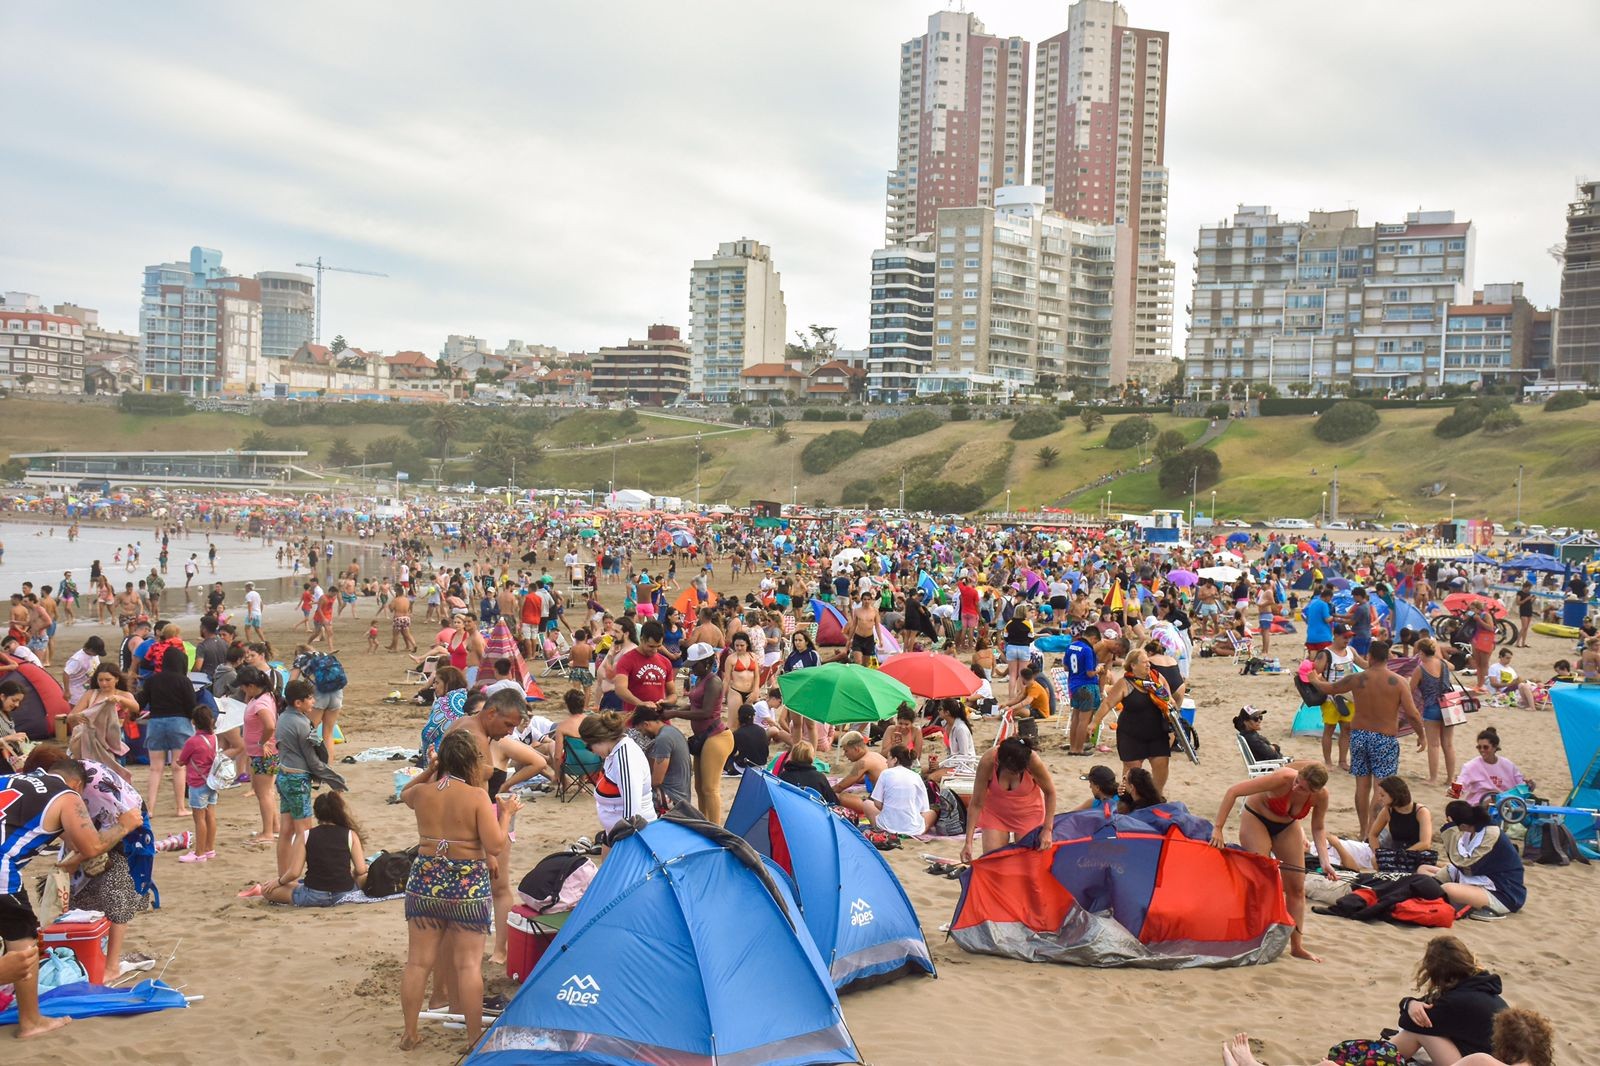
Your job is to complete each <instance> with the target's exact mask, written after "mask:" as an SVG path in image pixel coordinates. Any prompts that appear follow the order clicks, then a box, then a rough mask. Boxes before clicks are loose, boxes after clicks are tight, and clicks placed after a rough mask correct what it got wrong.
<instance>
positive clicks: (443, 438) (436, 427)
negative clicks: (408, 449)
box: [422, 403, 467, 459]
mask: <svg viewBox="0 0 1600 1066" xmlns="http://www.w3.org/2000/svg"><path fill="white" fill-rule="evenodd" d="M466 422H467V414H466V412H465V411H463V410H462V409H461V408H459V407H457V406H455V405H454V404H448V403H441V404H437V405H435V407H434V410H433V413H432V414H430V415H428V417H427V418H425V419H423V420H422V431H423V432H424V433H426V434H427V435H428V436H429V437H432V438H433V442H434V444H435V445H437V446H438V448H439V458H440V459H448V458H450V441H451V438H453V437H456V436H458V435H459V434H460V433H461V427H462V426H464V425H466Z"/></svg>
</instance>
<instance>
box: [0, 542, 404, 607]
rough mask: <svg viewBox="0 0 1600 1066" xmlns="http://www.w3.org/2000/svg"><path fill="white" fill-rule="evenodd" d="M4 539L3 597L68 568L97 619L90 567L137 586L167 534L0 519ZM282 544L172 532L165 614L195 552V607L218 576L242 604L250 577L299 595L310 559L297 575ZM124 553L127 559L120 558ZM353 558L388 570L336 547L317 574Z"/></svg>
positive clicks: (272, 590) (266, 591)
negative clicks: (74, 530)
mask: <svg viewBox="0 0 1600 1066" xmlns="http://www.w3.org/2000/svg"><path fill="white" fill-rule="evenodd" d="M213 542H215V544H216V546H217V568H216V571H215V573H213V572H212V570H211V565H210V563H209V562H208V561H207V559H206V555H207V551H208V549H209V548H210V545H211V543H213ZM0 543H3V544H4V545H5V553H4V556H3V557H0V594H5V595H9V594H10V593H12V592H15V591H17V590H19V589H20V588H21V587H22V583H23V582H24V581H31V582H33V584H34V587H35V588H37V587H38V586H40V585H50V586H52V587H57V586H59V585H60V584H61V575H62V572H63V571H68V570H70V571H71V572H72V579H73V580H74V581H76V582H77V584H78V592H79V596H80V597H82V599H80V602H79V605H78V613H79V615H80V616H82V615H85V614H87V615H88V616H89V617H91V618H92V617H94V607H93V599H92V592H91V589H90V585H89V568H90V564H92V563H93V562H94V561H95V560H96V559H98V560H99V561H100V568H101V570H102V571H103V572H104V573H105V575H106V577H107V578H108V579H109V580H110V581H111V586H112V588H114V589H117V590H118V591H120V590H121V589H122V585H123V583H124V582H127V581H132V582H133V583H134V584H135V585H137V584H138V583H139V581H140V580H142V579H143V578H145V577H146V576H148V575H149V573H150V570H151V568H152V567H158V566H159V565H160V563H159V556H160V554H161V538H160V537H159V536H158V535H157V534H156V532H155V531H154V530H153V529H150V528H149V527H142V526H135V525H132V524H131V523H130V524H129V525H126V526H124V525H122V524H121V523H111V522H85V523H83V524H82V525H81V526H80V527H79V536H78V538H77V540H76V541H69V540H68V539H67V527H66V526H65V525H49V524H42V523H32V522H0ZM278 543H281V542H278ZM278 543H274V544H271V545H263V544H262V543H261V539H260V538H259V537H256V538H252V539H249V540H240V539H238V538H236V537H234V536H233V535H232V534H231V533H220V534H217V535H215V536H213V537H212V539H211V540H207V538H206V535H205V533H203V532H201V531H198V530H193V529H191V530H189V531H187V532H186V533H185V535H184V536H182V537H177V536H174V537H172V538H171V539H170V541H169V543H168V559H167V570H166V572H165V573H164V574H162V577H163V578H165V579H166V582H167V591H166V592H165V594H164V595H163V597H162V600H163V606H164V607H165V606H168V605H170V606H171V607H172V610H171V611H170V612H169V611H165V610H164V611H163V613H183V612H180V611H178V610H177V604H179V603H181V602H183V601H184V599H185V597H184V594H183V580H184V575H183V564H184V562H185V561H186V560H187V559H188V558H189V555H190V553H193V554H194V555H196V556H198V558H197V559H196V562H197V564H198V565H199V567H200V570H199V572H198V573H197V574H196V575H195V579H194V584H193V585H192V586H191V587H190V594H189V597H188V599H189V602H190V606H191V607H192V606H194V605H195V604H200V605H202V606H203V605H204V602H205V589H206V588H207V587H209V586H210V584H211V583H212V582H213V581H221V582H222V583H223V588H224V589H225V590H226V591H227V593H228V602H229V603H230V604H233V605H235V606H238V605H240V604H242V603H243V602H244V583H245V582H246V581H251V582H254V583H255V586H256V590H257V591H258V592H260V593H261V596H262V599H263V600H265V601H266V602H268V603H276V602H279V601H282V600H290V599H297V598H298V597H299V594H300V586H301V584H302V583H303V582H304V580H305V577H306V569H305V564H304V562H303V561H302V563H301V570H300V576H299V577H298V578H296V577H295V576H294V575H293V573H292V572H291V569H290V568H289V567H286V566H279V565H278V560H277V550H278ZM130 544H133V545H137V546H138V547H139V549H140V556H139V564H138V566H137V567H136V568H134V569H132V570H129V569H128V557H129V552H128V545H130ZM119 551H120V552H121V559H122V561H121V562H114V561H113V559H114V558H116V556H117V553H118V552H119ZM353 559H359V560H360V562H361V572H362V573H363V574H364V575H373V576H376V575H378V574H380V573H381V572H382V570H381V562H382V560H381V559H380V558H379V556H378V553H377V552H376V551H375V550H372V549H362V548H355V547H351V546H348V545H343V544H335V545H334V559H333V563H334V565H333V567H331V568H330V567H324V568H323V569H322V570H319V571H318V576H319V577H322V578H324V579H326V577H327V575H328V574H329V573H330V572H331V573H337V572H338V571H339V570H342V569H343V568H344V567H345V566H347V565H349V563H350V562H351V560H353Z"/></svg>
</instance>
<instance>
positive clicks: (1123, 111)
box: [1030, 0, 1175, 382]
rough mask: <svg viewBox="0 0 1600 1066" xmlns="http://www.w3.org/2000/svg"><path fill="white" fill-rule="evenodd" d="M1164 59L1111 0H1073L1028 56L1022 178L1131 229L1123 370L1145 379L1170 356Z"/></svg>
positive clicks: (1089, 215) (1154, 38)
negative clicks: (1028, 145)
mask: <svg viewBox="0 0 1600 1066" xmlns="http://www.w3.org/2000/svg"><path fill="white" fill-rule="evenodd" d="M1168 63H1169V43H1168V38H1167V34H1166V33H1165V32H1164V31H1161V30H1145V29H1139V28H1137V27H1133V26H1129V25H1128V13H1127V11H1126V10H1124V8H1123V6H1122V5H1121V4H1120V3H1116V2H1114V0H1077V2H1076V3H1074V4H1073V5H1072V7H1071V8H1070V9H1069V10H1068V13H1067V30H1066V32H1064V33H1060V34H1057V35H1056V36H1054V37H1051V38H1049V39H1048V40H1045V41H1041V42H1040V43H1039V46H1038V48H1037V49H1036V51H1035V55H1034V80H1033V99H1034V106H1033V171H1032V175H1031V179H1030V180H1031V181H1032V182H1033V183H1034V184H1036V185H1042V186H1044V189H1045V195H1046V198H1047V199H1046V202H1047V204H1048V205H1049V206H1050V207H1052V208H1054V209H1055V210H1057V211H1060V212H1061V213H1062V214H1065V215H1067V216H1069V217H1072V218H1082V219H1088V220H1090V221H1093V222H1101V223H1106V224H1111V225H1117V226H1128V227H1130V228H1131V229H1132V230H1133V233H1134V235H1135V236H1136V238H1137V241H1138V256H1137V261H1136V263H1135V264H1134V269H1133V271H1132V272H1131V276H1130V278H1129V280H1128V282H1127V284H1128V285H1129V286H1130V288H1129V290H1128V293H1127V297H1126V298H1127V300H1128V302H1129V304H1130V306H1131V307H1132V308H1133V310H1134V319H1133V328H1134V334H1133V351H1132V354H1131V358H1130V362H1129V366H1128V371H1127V372H1128V375H1129V376H1130V377H1135V378H1139V379H1140V380H1142V381H1146V382H1149V381H1153V380H1159V379H1160V378H1162V377H1165V376H1167V375H1168V374H1169V373H1170V371H1171V358H1172V291H1173V278H1174V274H1175V271H1174V267H1173V264H1172V261H1171V260H1170V259H1168V258H1167V196H1168V190H1167V184H1168V174H1167V168H1166V163H1165V158H1166V117H1167V68H1168Z"/></svg>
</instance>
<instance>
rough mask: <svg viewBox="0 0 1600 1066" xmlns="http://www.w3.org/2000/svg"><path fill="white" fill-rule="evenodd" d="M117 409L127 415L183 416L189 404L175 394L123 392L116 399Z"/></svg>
mask: <svg viewBox="0 0 1600 1066" xmlns="http://www.w3.org/2000/svg"><path fill="white" fill-rule="evenodd" d="M117 409H118V410H119V411H121V412H122V413H123V414H129V415H185V414H188V413H189V404H188V398H187V397H185V396H184V395H183V394H182V393H177V392H125V393H123V394H122V395H121V396H118V397H117Z"/></svg>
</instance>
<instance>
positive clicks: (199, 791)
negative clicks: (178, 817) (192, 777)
mask: <svg viewBox="0 0 1600 1066" xmlns="http://www.w3.org/2000/svg"><path fill="white" fill-rule="evenodd" d="M216 805H217V793H216V791H215V790H213V789H209V788H207V787H206V786H205V785H190V786H189V808H190V809H191V810H203V809H204V808H206V807H215V806H216Z"/></svg>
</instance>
